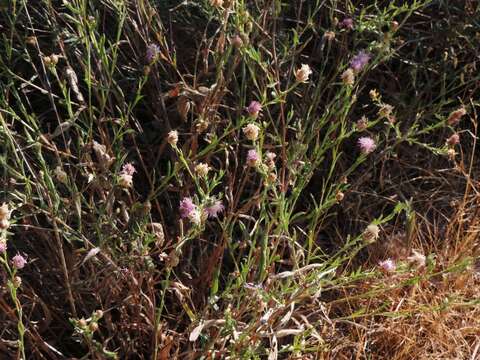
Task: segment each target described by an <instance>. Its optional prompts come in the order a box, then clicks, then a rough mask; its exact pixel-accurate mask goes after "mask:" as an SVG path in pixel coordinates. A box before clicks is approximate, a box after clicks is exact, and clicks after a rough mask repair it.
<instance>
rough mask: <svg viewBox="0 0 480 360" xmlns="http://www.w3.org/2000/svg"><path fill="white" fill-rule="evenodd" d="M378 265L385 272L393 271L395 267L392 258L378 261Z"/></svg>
mask: <svg viewBox="0 0 480 360" xmlns="http://www.w3.org/2000/svg"><path fill="white" fill-rule="evenodd" d="M378 266H380V269H382V270H383V271H384V272H387V273H389V272H394V271H395V270H396V269H397V266H396V264H395V261H393V260H392V259H387V260H384V261H380V262H379V263H378Z"/></svg>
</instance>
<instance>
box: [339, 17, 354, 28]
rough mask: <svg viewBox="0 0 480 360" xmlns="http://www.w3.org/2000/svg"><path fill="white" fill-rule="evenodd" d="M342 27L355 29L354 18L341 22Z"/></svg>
mask: <svg viewBox="0 0 480 360" xmlns="http://www.w3.org/2000/svg"><path fill="white" fill-rule="evenodd" d="M339 25H340V27H344V28H346V29H350V30H352V29H353V19H352V18H345V19H343V20H342V21H340V24H339Z"/></svg>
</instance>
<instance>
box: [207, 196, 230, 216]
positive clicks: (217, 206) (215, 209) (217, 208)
mask: <svg viewBox="0 0 480 360" xmlns="http://www.w3.org/2000/svg"><path fill="white" fill-rule="evenodd" d="M223 210H225V207H224V206H223V204H222V202H221V201H220V200H215V202H214V203H213V204H212V205H210V206H207V207H206V208H205V212H206V213H207V215H208V217H209V218H216V217H218V214H220V213H221V212H223Z"/></svg>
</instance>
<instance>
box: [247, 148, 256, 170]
mask: <svg viewBox="0 0 480 360" xmlns="http://www.w3.org/2000/svg"><path fill="white" fill-rule="evenodd" d="M258 160H259V158H258V153H257V151H256V150H248V153H247V164H248V165H249V166H252V167H253V166H257V163H258Z"/></svg>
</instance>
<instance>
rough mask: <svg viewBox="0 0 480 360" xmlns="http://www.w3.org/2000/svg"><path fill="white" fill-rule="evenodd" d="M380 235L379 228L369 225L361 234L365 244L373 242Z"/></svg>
mask: <svg viewBox="0 0 480 360" xmlns="http://www.w3.org/2000/svg"><path fill="white" fill-rule="evenodd" d="M379 235H380V228H379V227H378V225H375V224H370V225H368V226H367V228H366V229H365V231H364V232H363V240H365V242H367V243H372V242H375V241H376V240H377V239H378V236H379Z"/></svg>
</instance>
